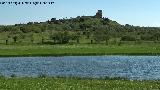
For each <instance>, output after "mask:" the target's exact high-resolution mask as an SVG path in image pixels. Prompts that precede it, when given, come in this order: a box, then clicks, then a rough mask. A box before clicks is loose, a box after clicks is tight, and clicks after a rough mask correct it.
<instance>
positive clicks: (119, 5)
mask: <svg viewBox="0 0 160 90" xmlns="http://www.w3.org/2000/svg"><path fill="white" fill-rule="evenodd" d="M2 1H22V0H2ZM23 1H32V2H33V1H54V2H55V4H53V5H37V6H34V5H18V6H16V5H0V24H1V25H2V24H3V25H6V24H16V23H27V22H29V21H35V22H37V21H38V22H42V21H47V20H49V19H51V18H53V17H56V18H65V17H68V18H69V17H76V16H82V15H89V16H90V15H95V13H96V12H97V10H98V9H101V10H103V16H104V17H108V18H110V19H112V20H114V21H117V22H119V23H120V24H131V25H135V26H160V12H159V9H160V5H159V4H160V0H23Z"/></svg>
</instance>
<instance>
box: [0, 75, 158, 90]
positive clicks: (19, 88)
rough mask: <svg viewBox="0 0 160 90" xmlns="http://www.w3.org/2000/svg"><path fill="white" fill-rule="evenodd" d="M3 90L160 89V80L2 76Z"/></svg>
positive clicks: (1, 87) (0, 81)
mask: <svg viewBox="0 0 160 90" xmlns="http://www.w3.org/2000/svg"><path fill="white" fill-rule="evenodd" d="M0 89H1V90H159V89H160V81H130V80H125V79H114V78H113V79H87V78H86V79H81V78H52V77H41V78H27V77H26V78H16V77H12V78H4V77H1V78H0Z"/></svg>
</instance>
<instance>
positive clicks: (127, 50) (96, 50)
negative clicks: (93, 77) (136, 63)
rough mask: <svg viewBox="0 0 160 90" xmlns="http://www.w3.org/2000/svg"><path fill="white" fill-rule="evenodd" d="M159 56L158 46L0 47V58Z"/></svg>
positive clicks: (159, 48)
mask: <svg viewBox="0 0 160 90" xmlns="http://www.w3.org/2000/svg"><path fill="white" fill-rule="evenodd" d="M81 55H82V56H83V55H160V45H153V46H147V45H146V46H145V45H139V46H138V45H137V46H136V45H124V46H106V45H0V56H1V57H9V56H81Z"/></svg>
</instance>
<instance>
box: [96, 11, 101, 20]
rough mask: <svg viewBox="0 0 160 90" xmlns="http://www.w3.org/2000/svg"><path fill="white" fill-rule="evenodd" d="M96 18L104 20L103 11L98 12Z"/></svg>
mask: <svg viewBox="0 0 160 90" xmlns="http://www.w3.org/2000/svg"><path fill="white" fill-rule="evenodd" d="M95 17H96V18H102V10H98V12H97V13H96V15H95Z"/></svg>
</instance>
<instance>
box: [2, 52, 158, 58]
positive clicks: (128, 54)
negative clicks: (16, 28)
mask: <svg viewBox="0 0 160 90" xmlns="http://www.w3.org/2000/svg"><path fill="white" fill-rule="evenodd" d="M66 56H160V53H158V54H157V53H126V54H125V53H111V54H101V53H99V54H96V53H93V54H92V53H89V54H86V53H85V54H32V55H31V54H24V55H22V54H20V55H0V58H1V57H66Z"/></svg>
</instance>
